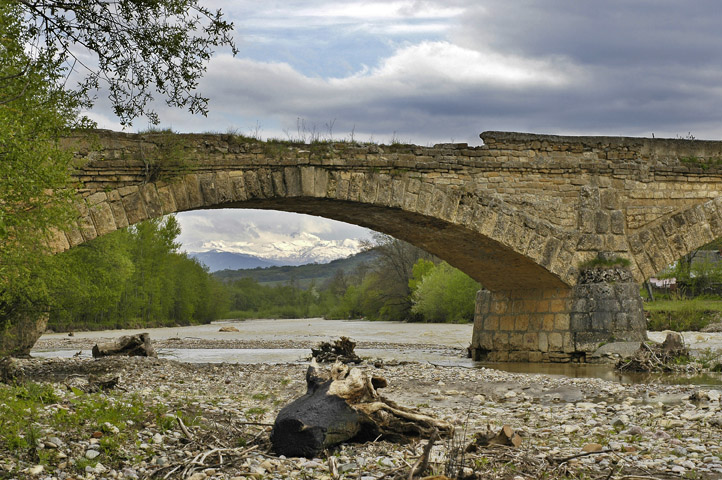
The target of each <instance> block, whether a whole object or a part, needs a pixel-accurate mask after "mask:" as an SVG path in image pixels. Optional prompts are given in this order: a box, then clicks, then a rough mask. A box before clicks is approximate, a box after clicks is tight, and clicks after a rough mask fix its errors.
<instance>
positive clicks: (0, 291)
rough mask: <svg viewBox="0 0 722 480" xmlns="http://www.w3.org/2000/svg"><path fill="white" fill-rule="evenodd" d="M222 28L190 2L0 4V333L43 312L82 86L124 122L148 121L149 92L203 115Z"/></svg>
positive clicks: (69, 214) (85, 99)
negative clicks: (200, 89)
mask: <svg viewBox="0 0 722 480" xmlns="http://www.w3.org/2000/svg"><path fill="white" fill-rule="evenodd" d="M232 28H233V26H232V24H230V23H228V22H226V21H224V20H223V16H222V14H221V12H220V11H216V12H212V11H210V10H209V9H207V8H205V7H201V6H199V5H198V4H197V1H196V0H172V1H171V0H157V1H152V2H147V1H141V0H119V1H117V2H104V1H100V0H89V1H84V2H60V1H54V0H49V1H45V0H43V1H39V0H20V1H10V2H0V85H2V87H1V89H0V156H1V157H2V162H0V183H1V184H2V188H1V189H0V329H8V328H9V327H10V326H11V325H13V324H14V323H16V322H19V321H28V320H27V319H29V318H37V317H38V315H39V314H40V313H41V312H43V311H45V310H46V309H47V303H48V302H49V301H50V298H49V288H50V287H49V284H50V283H52V281H53V279H52V278H50V277H49V275H52V274H53V272H52V271H50V272H49V271H48V269H47V267H48V264H51V263H52V262H51V261H49V260H48V259H47V258H44V253H45V251H46V243H47V239H48V238H47V237H49V236H51V235H52V234H53V232H55V231H56V230H58V229H65V228H68V227H70V226H72V222H73V219H74V218H75V217H76V216H77V212H76V211H75V209H74V208H73V205H72V200H73V197H74V193H75V191H76V186H75V185H71V183H70V176H69V171H70V167H71V166H72V165H71V164H72V155H71V154H70V153H69V152H65V151H63V149H62V145H61V142H60V140H61V138H62V137H63V136H65V135H67V133H68V131H69V129H71V128H78V127H86V126H90V122H89V121H87V119H84V118H81V117H80V116H79V114H78V112H79V110H80V108H89V107H90V106H91V104H92V103H93V100H94V98H92V96H93V93H92V92H93V91H94V90H97V89H99V88H101V87H107V88H108V91H109V97H110V101H111V104H112V105H113V108H114V110H115V113H116V114H117V115H118V117H119V118H120V121H121V123H123V124H124V125H129V124H130V123H131V121H132V120H133V119H134V118H136V117H138V116H140V115H143V114H145V115H146V116H147V117H148V119H149V120H150V121H151V123H157V121H158V117H157V115H156V113H155V112H154V111H153V110H152V109H150V108H149V105H151V102H152V100H153V94H154V93H155V92H158V93H160V94H161V96H163V97H165V99H166V103H168V104H169V105H171V106H177V107H183V108H188V109H189V110H190V111H191V112H193V113H196V112H200V113H206V109H207V107H206V105H207V99H206V98H204V97H202V96H201V95H199V94H198V93H196V92H195V88H196V86H197V83H198V79H199V78H200V76H201V75H202V74H203V72H204V70H205V63H206V62H207V61H208V59H209V58H210V56H211V53H212V51H213V48H215V47H221V46H224V45H227V46H230V47H231V49H232V50H233V51H234V53H235V47H234V45H233V42H232V40H231V38H230V32H231V31H232ZM88 59H90V60H88ZM71 77H74V78H79V79H80V82H79V85H78V88H76V89H71V88H69V87H68V84H69V79H70V78H71ZM21 319H22V320H21ZM0 331H2V330H0ZM5 331H7V330H5Z"/></svg>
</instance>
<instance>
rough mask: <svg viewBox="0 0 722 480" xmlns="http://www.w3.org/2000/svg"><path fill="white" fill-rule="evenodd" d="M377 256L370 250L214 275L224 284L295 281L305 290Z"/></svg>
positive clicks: (219, 272) (354, 268) (221, 272)
mask: <svg viewBox="0 0 722 480" xmlns="http://www.w3.org/2000/svg"><path fill="white" fill-rule="evenodd" d="M376 255H377V254H376V252H375V251H373V250H368V251H363V252H359V253H357V254H356V255H351V256H350V257H347V258H340V259H338V260H333V261H331V262H329V263H310V264H307V265H299V266H288V265H286V266H273V267H266V268H245V269H238V270H221V271H218V272H214V273H213V275H214V276H215V277H216V278H218V279H220V280H222V281H224V282H232V281H234V280H238V279H241V278H252V279H254V280H256V281H257V282H258V283H260V284H266V285H272V284H277V283H285V282H288V281H294V282H297V283H298V285H299V286H300V287H301V288H305V287H307V286H308V285H310V284H311V282H312V281H314V282H315V283H316V285H323V284H324V283H325V282H326V281H327V280H330V279H331V278H333V276H334V274H335V273H336V272H337V271H338V270H343V271H344V272H346V273H351V272H353V271H355V270H356V269H357V268H358V267H359V266H360V265H362V264H363V263H367V262H371V261H373V260H374V259H375V258H376Z"/></svg>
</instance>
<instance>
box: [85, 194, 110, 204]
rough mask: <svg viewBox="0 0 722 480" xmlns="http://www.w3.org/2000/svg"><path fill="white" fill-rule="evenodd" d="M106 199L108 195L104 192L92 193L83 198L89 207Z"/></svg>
mask: <svg viewBox="0 0 722 480" xmlns="http://www.w3.org/2000/svg"><path fill="white" fill-rule="evenodd" d="M107 199H108V195H107V194H106V193H105V192H98V193H94V194H92V195H90V196H88V198H86V199H85V201H86V202H87V204H88V206H89V207H92V206H93V205H97V204H99V203H101V202H105V201H106V200H107Z"/></svg>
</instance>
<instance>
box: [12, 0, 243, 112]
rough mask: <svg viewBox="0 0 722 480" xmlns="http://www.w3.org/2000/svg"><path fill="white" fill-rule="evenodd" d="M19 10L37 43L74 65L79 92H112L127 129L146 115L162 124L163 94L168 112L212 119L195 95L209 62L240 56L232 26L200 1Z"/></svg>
mask: <svg viewBox="0 0 722 480" xmlns="http://www.w3.org/2000/svg"><path fill="white" fill-rule="evenodd" d="M20 6H21V7H20V8H22V10H23V14H24V15H23V16H24V17H25V18H27V19H29V20H30V22H31V23H30V24H29V27H30V28H29V29H28V31H29V32H31V34H32V36H33V37H34V38H32V39H31V40H32V42H31V43H34V44H40V45H43V46H44V48H45V49H46V50H48V51H52V52H54V53H55V55H56V56H57V57H58V58H59V59H61V60H62V61H64V62H66V63H68V64H71V65H73V69H74V70H77V71H78V72H79V73H80V74H81V75H82V76H83V77H84V79H83V80H81V82H80V84H79V87H78V90H77V91H78V92H82V93H83V94H84V95H86V94H88V93H89V92H91V91H93V90H97V89H99V88H102V87H104V88H107V89H108V93H109V98H110V100H111V102H112V105H113V109H114V111H115V114H116V115H117V116H118V118H119V119H120V122H121V123H122V124H123V125H130V124H131V122H132V121H133V119H135V118H137V117H139V116H142V115H145V116H146V117H147V118H148V120H149V121H150V122H151V123H153V124H157V123H158V122H159V120H158V116H157V114H156V112H155V111H154V110H153V109H152V108H150V105H151V104H152V102H153V101H154V98H155V95H156V94H159V95H160V96H161V97H162V98H165V101H166V103H167V104H168V105H169V106H173V107H179V108H186V109H188V110H189V111H190V112H192V113H201V114H204V115H205V114H206V113H207V110H208V99H207V98H206V97H204V96H202V95H200V94H198V93H197V92H195V89H196V87H197V86H198V81H199V79H200V78H201V76H202V75H203V74H204V73H205V70H206V63H207V62H208V60H209V59H210V57H211V55H212V54H213V52H214V51H215V49H216V48H222V47H228V48H230V50H231V52H232V53H233V54H235V53H236V47H235V45H234V43H233V39H232V37H231V34H232V32H233V24H232V23H229V22H226V21H225V20H224V19H223V14H222V13H221V11H220V10H216V11H212V10H210V9H208V8H206V7H203V6H201V5H199V4H198V2H197V1H196V0H153V1H148V0H119V1H117V2H105V1H101V0H90V1H84V2H61V1H52V0H51V1H46V0H43V1H38V0H25V1H22V2H20ZM77 52H82V54H81V53H77ZM88 57H90V58H91V59H92V60H90V61H89V60H87V58H88ZM85 98H86V99H88V98H89V96H85Z"/></svg>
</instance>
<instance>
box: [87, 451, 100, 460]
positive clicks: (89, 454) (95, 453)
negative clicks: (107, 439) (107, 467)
mask: <svg viewBox="0 0 722 480" xmlns="http://www.w3.org/2000/svg"><path fill="white" fill-rule="evenodd" d="M99 455H100V452H99V451H97V450H88V451H87V452H85V458H87V459H88V460H93V459H94V458H98V456H99Z"/></svg>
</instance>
